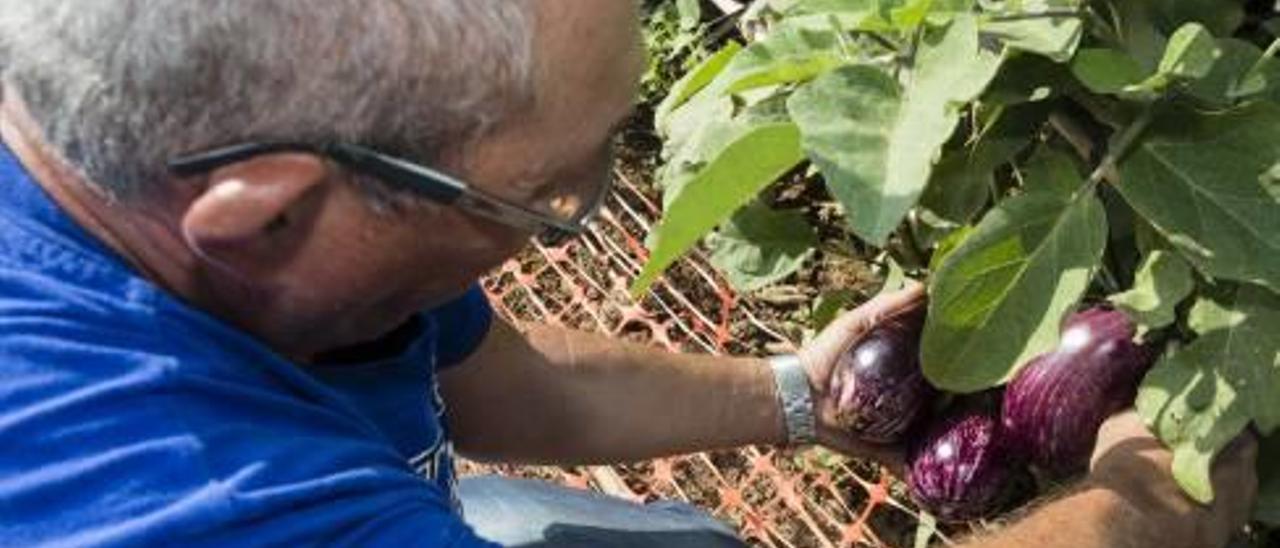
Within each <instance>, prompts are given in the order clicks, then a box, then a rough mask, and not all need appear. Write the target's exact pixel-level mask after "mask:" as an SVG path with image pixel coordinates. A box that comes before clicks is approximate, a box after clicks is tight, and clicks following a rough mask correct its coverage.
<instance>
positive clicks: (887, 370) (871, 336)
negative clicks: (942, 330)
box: [831, 306, 938, 444]
mask: <svg viewBox="0 0 1280 548" xmlns="http://www.w3.org/2000/svg"><path fill="white" fill-rule="evenodd" d="M925 308H926V307H924V306H919V307H917V308H915V309H913V310H910V311H907V312H904V313H902V314H899V315H897V316H895V317H892V318H889V319H887V320H885V321H884V322H882V323H881V324H880V325H878V326H876V328H875V329H873V330H871V332H870V333H868V334H867V335H866V336H864V337H863V338H862V339H861V340H859V341H858V342H857V343H855V344H854V345H853V346H852V347H851V348H849V349H848V350H847V351H846V352H845V353H844V354H842V355H841V357H840V360H839V362H837V363H836V367H835V370H834V372H833V373H832V379H831V390H832V393H834V394H836V395H837V398H836V420H837V423H838V424H839V425H840V426H841V427H842V428H844V429H845V430H846V431H848V432H849V433H851V434H853V435H854V436H855V437H857V438H858V439H861V440H863V441H867V442H870V443H882V444H888V443H897V442H899V441H901V440H902V436H903V434H904V433H906V432H907V431H908V430H910V429H911V428H912V427H914V426H915V425H917V424H918V423H919V422H920V421H921V419H922V418H923V417H924V416H925V414H926V413H927V412H928V410H929V408H930V406H931V405H932V404H933V402H934V400H935V399H936V398H937V394H938V392H937V391H936V390H935V389H934V388H933V387H932V386H931V385H930V384H929V382H928V381H927V380H925V378H924V373H923V372H922V371H921V369H920V335H921V332H922V331H923V330H924V319H925Z"/></svg>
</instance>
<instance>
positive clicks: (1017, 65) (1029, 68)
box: [982, 54, 1075, 107]
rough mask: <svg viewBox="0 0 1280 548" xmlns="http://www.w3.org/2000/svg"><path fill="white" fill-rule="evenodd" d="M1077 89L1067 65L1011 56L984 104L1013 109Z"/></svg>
mask: <svg viewBox="0 0 1280 548" xmlns="http://www.w3.org/2000/svg"><path fill="white" fill-rule="evenodd" d="M1074 87H1075V83H1074V82H1073V81H1072V78H1071V72H1070V70H1069V69H1068V67H1067V66H1066V65H1062V64H1058V63H1054V62H1053V61H1050V60H1049V59H1046V58H1044V57H1041V56H1039V55H1025V54H1024V55H1009V56H1007V58H1006V59H1005V62H1004V64H1003V66H1001V67H1000V74H999V76H997V77H996V79H995V81H994V82H992V83H991V86H990V87H988V88H987V92H986V94H984V95H983V97H982V102H983V103H984V104H989V105H1004V106H1010V107H1011V106H1018V105H1022V104H1025V103H1038V102H1041V101H1045V100H1047V99H1050V98H1052V97H1054V96H1055V95H1059V94H1061V93H1063V92H1064V91H1066V90H1068V89H1072V88H1074Z"/></svg>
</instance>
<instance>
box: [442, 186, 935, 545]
mask: <svg viewBox="0 0 1280 548" xmlns="http://www.w3.org/2000/svg"><path fill="white" fill-rule="evenodd" d="M617 177H618V189H617V191H616V192H615V194H614V196H613V197H612V198H611V199H610V201H609V203H608V205H607V207H606V208H605V211H604V212H603V214H602V217H601V219H600V220H599V221H598V222H597V223H596V226H595V227H594V228H593V229H592V230H591V232H590V233H589V234H588V235H587V236H585V237H583V238H581V239H579V241H577V242H574V243H572V244H569V245H567V246H565V247H561V248H544V247H537V248H535V249H534V250H533V251H531V252H529V253H526V254H525V255H524V256H522V257H521V258H520V259H518V260H513V261H511V262H509V263H507V264H506V265H505V266H504V267H503V268H502V269H501V270H500V271H499V272H498V273H495V274H494V275H492V276H490V277H489V278H488V279H486V281H485V288H486V290H487V291H488V293H489V296H490V300H491V301H492V303H493V305H494V308H495V309H496V310H497V311H498V313H499V314H500V315H501V316H502V317H504V318H505V319H507V320H508V321H510V322H512V323H513V324H514V325H516V326H517V327H521V326H525V325H528V324H530V323H539V322H540V323H547V324H552V325H561V326H567V327H571V328H577V329H582V330H587V331H593V332H598V333H605V334H608V335H611V336H615V337H619V338H623V339H627V340H632V341H641V342H646V343H651V344H656V345H660V346H662V347H665V348H667V349H670V350H673V351H682V352H703V353H713V354H740V353H742V352H745V351H748V350H747V347H746V346H745V345H743V344H741V343H739V342H738V341H746V340H759V339H761V338H763V339H764V340H767V341H770V342H771V343H772V344H773V345H774V346H783V347H785V346H787V345H791V346H794V342H793V341H789V340H787V338H786V337H785V336H784V335H782V334H780V333H779V332H778V330H775V329H771V328H770V327H769V326H768V325H767V324H766V322H764V321H761V320H760V318H759V317H758V316H757V315H756V314H755V313H753V310H752V308H753V305H752V303H750V302H747V301H745V300H741V299H739V298H738V297H737V296H736V295H735V294H734V292H733V291H732V290H731V289H730V288H729V286H728V285H727V284H726V283H725V282H724V281H723V279H722V278H721V277H720V276H719V275H718V274H717V273H716V272H715V271H714V270H713V269H712V268H711V267H710V266H709V265H708V264H707V262H706V260H705V258H704V257H702V256H701V255H699V254H697V253H695V254H694V255H693V256H691V257H688V258H685V259H683V260H682V261H681V262H680V263H679V264H678V265H677V266H676V267H675V268H673V269H672V271H671V272H670V274H669V275H668V277H667V278H665V279H664V280H663V281H661V282H659V283H658V284H657V285H656V286H655V288H654V290H652V291H651V292H650V293H649V294H648V295H647V296H646V297H645V298H644V299H643V301H642V302H640V303H637V302H635V301H634V300H632V299H631V298H630V297H629V295H628V292H627V289H628V286H629V284H630V283H631V281H632V280H634V279H635V276H636V275H637V274H638V273H639V271H640V267H641V266H642V264H643V262H644V260H645V258H646V256H647V251H646V248H645V246H644V244H643V242H644V237H645V235H646V234H648V231H649V229H650V227H651V224H652V222H653V219H655V218H656V217H657V215H658V211H659V209H658V206H657V204H656V203H655V202H654V200H653V199H652V198H650V197H649V196H647V195H646V193H645V192H644V191H643V190H642V189H640V188H638V187H637V186H636V185H634V184H633V183H632V182H631V181H630V180H629V179H628V178H627V177H626V176H625V175H623V174H622V173H618V174H617ZM461 468H462V470H463V473H464V474H477V473H502V474H510V475H519V476H523V477H537V478H542V479H545V480H548V481H554V482H557V483H561V484H565V485H569V486H573V487H578V488H583V489H595V490H599V491H602V492H606V493H609V494H612V495H615V496H619V497H623V498H626V499H631V500H635V501H642V502H643V501H650V500H654V499H677V500H683V501H687V502H691V503H693V504H696V505H699V506H701V507H703V508H706V509H709V510H711V511H712V512H714V513H715V514H716V515H717V516H718V517H720V518H721V519H724V520H726V521H727V522H729V523H731V524H732V525H734V526H735V527H737V528H738V530H739V531H740V532H741V535H742V537H743V538H744V539H747V540H748V541H749V542H750V543H752V544H753V545H756V546H770V547H787V548H792V547H795V548H799V547H810V546H814V547H843V546H904V545H906V546H910V545H912V539H913V538H914V536H915V534H916V528H917V527H916V526H917V524H918V523H919V518H920V516H919V515H918V514H917V513H916V511H915V509H914V508H912V507H911V506H910V505H908V504H904V503H903V502H900V501H901V500H902V499H904V497H903V496H902V494H901V493H900V492H898V489H899V488H897V487H895V486H894V483H893V482H892V480H891V478H890V476H889V474H887V473H885V472H884V471H883V470H881V469H879V468H878V467H876V466H873V465H869V464H865V463H859V462H856V461H850V460H847V459H843V458H839V457H837V456H834V455H832V454H830V453H826V452H823V451H820V450H814V451H800V452H795V451H783V450H777V449H773V448H746V449H741V450H738V451H732V452H723V453H712V454H698V455H690V456H683V457H676V458H667V459H660V460H656V461H652V462H647V463H639V464H634V465H627V466H613V467H582V468H572V469H569V468H520V467H509V466H497V467H493V466H481V465H477V464H474V463H465V462H464V463H462V466H461ZM944 540H945V539H944Z"/></svg>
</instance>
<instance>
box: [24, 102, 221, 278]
mask: <svg viewBox="0 0 1280 548" xmlns="http://www.w3.org/2000/svg"><path fill="white" fill-rule="evenodd" d="M9 91H10V90H6V93H5V94H4V99H3V101H0V138H2V139H3V140H4V143H5V144H6V145H8V147H9V149H10V150H11V151H12V152H13V154H14V155H15V156H16V157H17V158H18V160H19V161H20V162H21V163H22V165H23V167H24V168H25V169H26V170H27V172H28V173H29V174H30V175H31V179H32V180H33V181H35V183H36V184H37V185H39V186H40V187H41V188H42V189H43V190H44V191H45V192H46V193H47V194H48V195H49V196H50V198H51V199H52V200H53V201H54V203H55V204H57V206H58V207H59V208H60V209H61V210H62V212H63V213H64V214H65V215H67V217H69V218H70V219H71V220H72V221H73V222H75V223H76V224H77V225H79V226H80V227H81V228H82V229H84V230H85V231H86V232H88V233H89V234H90V235H91V236H93V237H94V238H96V239H97V240H98V241H100V242H102V244H103V245H105V246H106V247H107V248H109V249H111V250H112V251H114V252H115V253H116V254H118V255H119V256H120V257H121V258H123V259H124V261H125V262H127V263H128V265H129V266H130V267H132V268H133V269H135V270H136V271H137V272H138V273H139V274H141V275H142V276H144V277H145V278H147V279H148V280H149V281H151V282H152V283H154V284H156V285H158V286H160V287H161V288H163V289H165V290H166V291H168V292H169V293H171V294H173V295H176V296H178V297H180V298H182V299H185V300H188V301H191V302H199V301H200V300H201V299H200V294H201V291H200V289H199V288H200V287H202V285H203V284H202V283H200V274H199V272H200V271H199V269H198V268H197V264H196V263H197V261H196V259H195V257H194V255H193V254H192V253H191V252H190V250H188V249H187V247H186V246H184V245H183V244H182V240H181V236H180V234H179V233H178V231H177V230H175V229H174V228H173V227H175V226H177V224H176V223H175V222H173V220H172V219H167V218H166V215H167V213H166V211H167V208H166V207H165V205H164V204H161V203H154V202H151V203H145V204H144V203H133V202H130V203H122V202H119V201H116V200H113V199H112V198H110V197H108V196H107V195H105V193H102V192H100V191H98V190H96V189H94V188H93V187H92V186H91V185H90V184H88V183H86V182H85V181H84V180H83V177H82V176H81V175H80V174H78V173H76V172H75V170H73V169H71V168H69V167H68V166H67V164H66V162H65V161H64V160H62V159H61V158H60V157H59V156H58V155H57V154H55V153H53V152H51V151H50V150H49V149H48V148H47V147H46V146H45V145H44V144H43V143H42V142H41V141H40V140H39V139H37V138H36V137H34V136H37V135H40V133H41V132H40V130H39V128H38V127H37V126H36V124H35V122H34V121H33V120H32V118H31V117H30V115H29V114H28V113H27V111H26V108H25V106H24V105H23V103H22V101H21V99H19V98H16V97H15V96H14V94H13V93H10V92H9Z"/></svg>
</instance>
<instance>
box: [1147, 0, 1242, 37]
mask: <svg viewBox="0 0 1280 548" xmlns="http://www.w3.org/2000/svg"><path fill="white" fill-rule="evenodd" d="M1133 3H1135V4H1142V3H1145V2H1133ZM1243 4H1244V2H1243V0H1154V2H1153V6H1152V7H1153V8H1154V10H1153V12H1154V13H1153V14H1152V17H1153V19H1154V20H1155V22H1156V24H1157V25H1158V26H1160V27H1161V28H1163V29H1165V30H1166V32H1173V31H1174V29H1177V28H1178V27H1180V26H1182V25H1185V24H1187V23H1190V22H1193V21H1194V22H1197V23H1201V24H1203V25H1205V26H1206V27H1207V28H1208V29H1209V31H1210V32H1212V33H1213V34H1215V35H1217V36H1230V35H1232V34H1235V32H1236V29H1238V28H1240V25H1241V23H1243V22H1244V19H1245V16H1244V6H1243Z"/></svg>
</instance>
